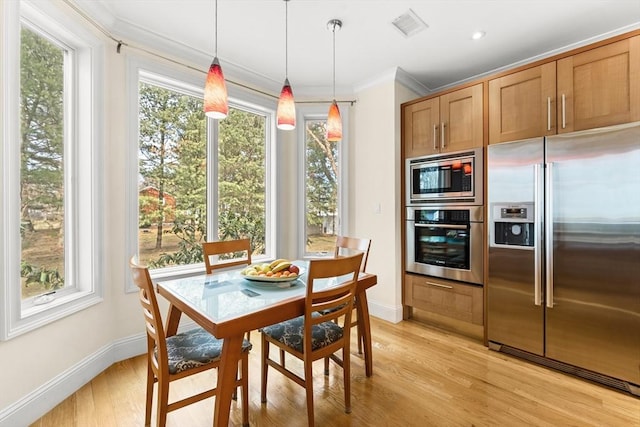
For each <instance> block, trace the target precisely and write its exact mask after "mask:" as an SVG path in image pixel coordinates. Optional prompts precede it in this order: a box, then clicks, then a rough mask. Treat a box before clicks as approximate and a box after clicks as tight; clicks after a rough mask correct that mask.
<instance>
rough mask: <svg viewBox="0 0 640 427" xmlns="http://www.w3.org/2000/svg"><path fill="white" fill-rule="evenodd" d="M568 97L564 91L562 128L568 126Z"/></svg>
mask: <svg viewBox="0 0 640 427" xmlns="http://www.w3.org/2000/svg"><path fill="white" fill-rule="evenodd" d="M566 106H567V105H566V99H565V96H564V93H563V94H562V129H564V128H566V127H567V116H566V111H567V108H566Z"/></svg>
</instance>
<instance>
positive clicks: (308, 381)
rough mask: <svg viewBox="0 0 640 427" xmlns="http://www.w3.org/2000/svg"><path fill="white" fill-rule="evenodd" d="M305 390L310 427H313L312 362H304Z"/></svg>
mask: <svg viewBox="0 0 640 427" xmlns="http://www.w3.org/2000/svg"><path fill="white" fill-rule="evenodd" d="M304 388H305V390H306V392H307V422H308V424H309V427H313V426H314V416H313V364H312V362H311V360H305V361H304Z"/></svg>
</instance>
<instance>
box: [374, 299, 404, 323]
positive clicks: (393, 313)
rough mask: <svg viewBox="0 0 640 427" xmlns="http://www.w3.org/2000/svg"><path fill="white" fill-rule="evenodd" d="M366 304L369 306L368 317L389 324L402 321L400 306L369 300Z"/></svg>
mask: <svg viewBox="0 0 640 427" xmlns="http://www.w3.org/2000/svg"><path fill="white" fill-rule="evenodd" d="M367 303H368V305H369V315H371V316H375V317H378V318H380V319H382V320H386V321H387V322H391V323H399V322H401V321H402V306H392V305H385V304H380V303H378V302H376V301H372V300H370V299H369V300H368V301H367Z"/></svg>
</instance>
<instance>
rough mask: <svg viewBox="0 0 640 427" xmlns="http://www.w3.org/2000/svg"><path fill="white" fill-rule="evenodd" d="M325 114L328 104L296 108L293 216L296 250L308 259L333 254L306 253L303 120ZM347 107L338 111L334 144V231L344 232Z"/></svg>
mask: <svg viewBox="0 0 640 427" xmlns="http://www.w3.org/2000/svg"><path fill="white" fill-rule="evenodd" d="M328 113H329V107H328V106H326V105H303V106H302V107H300V108H299V112H298V120H297V121H298V123H300V124H301V125H300V127H299V129H297V130H296V132H297V137H298V140H299V141H301V143H300V147H301V148H300V150H299V151H298V165H299V167H298V171H299V176H298V183H299V186H298V206H297V218H298V251H297V252H298V253H299V254H300V256H301V257H302V258H303V259H311V258H330V257H333V253H327V254H323V253H317V252H307V250H306V248H307V245H306V239H307V230H306V225H307V224H306V223H307V220H306V205H307V199H306V197H307V195H306V181H305V179H306V176H307V162H306V160H307V156H306V128H307V121H311V120H327V116H328ZM348 113H349V109H348V108H343V109H341V110H340V116H341V118H342V140H341V141H340V142H339V143H338V144H340V145H339V147H338V155H339V165H338V169H339V172H340V178H339V180H338V218H339V223H338V234H346V233H347V231H348V230H349V203H348V202H349V199H348V196H349V151H350V150H349V148H348V147H349V145H348V144H349V114H348Z"/></svg>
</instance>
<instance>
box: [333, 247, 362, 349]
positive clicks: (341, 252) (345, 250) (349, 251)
mask: <svg viewBox="0 0 640 427" xmlns="http://www.w3.org/2000/svg"><path fill="white" fill-rule="evenodd" d="M370 248H371V239H360V238H357V237H347V236H338V237H337V238H336V247H335V252H334V256H335V257H339V256H345V255H353V254H355V253H362V254H363V256H362V264H361V265H360V271H361V272H362V273H364V271H365V269H366V268H367V260H368V258H369V249H370ZM354 308H355V305H354ZM357 319H358V316H357V313H356V315H355V316H352V320H351V326H352V327H354V326H355V327H357V328H358V329H357V334H358V354H362V343H363V340H364V336H363V335H364V333H365V332H366V331H363V330H362V329H363V328H362V325H360V324H359V323H358V320H357Z"/></svg>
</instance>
